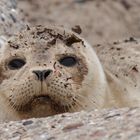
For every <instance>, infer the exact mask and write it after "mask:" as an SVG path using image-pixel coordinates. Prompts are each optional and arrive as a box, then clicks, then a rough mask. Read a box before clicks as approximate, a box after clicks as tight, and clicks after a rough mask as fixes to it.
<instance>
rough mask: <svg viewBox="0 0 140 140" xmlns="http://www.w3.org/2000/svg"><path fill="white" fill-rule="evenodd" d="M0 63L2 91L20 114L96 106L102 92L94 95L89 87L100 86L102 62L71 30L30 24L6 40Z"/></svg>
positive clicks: (58, 111)
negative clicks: (31, 25) (30, 25)
mask: <svg viewBox="0 0 140 140" xmlns="http://www.w3.org/2000/svg"><path fill="white" fill-rule="evenodd" d="M0 64H1V66H0V73H1V79H0V82H1V84H0V92H1V94H2V95H3V100H4V101H5V102H6V103H7V104H8V107H9V108H11V110H14V112H16V114H17V116H18V117H19V118H29V117H42V116H49V115H53V114H57V113H62V112H74V111H78V110H81V109H86V108H88V109H89V108H91V107H93V106H95V107H99V106H100V104H99V102H98V96H100V93H98V95H96V96H95V97H94V98H92V96H93V90H94V93H95V94H96V93H97V92H98V90H100V88H102V90H100V91H101V92H102V91H103V90H104V84H102V83H105V78H104V73H103V71H102V67H101V65H100V62H99V60H98V58H97V56H96V54H95V53H94V51H93V49H92V48H91V47H90V46H89V45H88V44H87V43H86V42H85V41H84V40H83V39H82V38H81V37H79V36H78V35H77V34H75V33H73V32H72V31H68V30H65V29H63V28H61V27H58V28H56V27H42V26H37V27H33V28H29V27H28V29H27V30H25V31H22V32H21V33H19V34H18V35H16V36H14V37H12V38H11V39H9V41H8V43H7V45H6V46H5V47H4V48H3V49H2V50H1V56H0ZM93 69H94V71H93ZM97 85H98V86H97ZM102 85H103V86H102ZM100 100H101V99H100ZM18 117H17V118H18Z"/></svg>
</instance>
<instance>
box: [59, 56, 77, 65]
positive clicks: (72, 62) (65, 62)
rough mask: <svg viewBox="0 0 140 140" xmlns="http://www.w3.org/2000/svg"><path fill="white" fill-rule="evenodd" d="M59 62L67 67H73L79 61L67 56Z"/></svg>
mask: <svg viewBox="0 0 140 140" xmlns="http://www.w3.org/2000/svg"><path fill="white" fill-rule="evenodd" d="M59 62H60V64H62V65H64V66H66V67H71V66H74V65H75V64H76V63H77V60H76V59H75V58H74V57H71V56H67V57H64V58H62V59H61V60H60V61H59Z"/></svg>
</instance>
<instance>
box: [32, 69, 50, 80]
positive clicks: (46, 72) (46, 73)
mask: <svg viewBox="0 0 140 140" xmlns="http://www.w3.org/2000/svg"><path fill="white" fill-rule="evenodd" d="M32 72H33V73H34V74H35V75H36V76H37V78H38V80H40V81H43V80H45V79H46V78H47V77H48V76H49V75H50V73H51V72H52V70H34V71H32Z"/></svg>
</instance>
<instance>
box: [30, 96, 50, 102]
mask: <svg viewBox="0 0 140 140" xmlns="http://www.w3.org/2000/svg"><path fill="white" fill-rule="evenodd" d="M34 100H38V101H42V102H44V101H45V102H50V101H51V98H50V97H49V96H48V95H39V96H35V97H34V98H33V99H32V101H34Z"/></svg>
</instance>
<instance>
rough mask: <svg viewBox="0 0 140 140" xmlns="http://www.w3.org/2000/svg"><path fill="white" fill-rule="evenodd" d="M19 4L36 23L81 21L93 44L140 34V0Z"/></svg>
mask: <svg viewBox="0 0 140 140" xmlns="http://www.w3.org/2000/svg"><path fill="white" fill-rule="evenodd" d="M18 6H19V7H20V9H21V11H23V13H24V15H25V19H26V20H28V21H29V22H30V23H31V24H32V25H40V24H41V25H42V24H43V25H47V24H51V25H63V26H65V27H68V28H72V27H75V26H76V25H80V27H81V29H82V33H81V36H83V37H84V38H85V39H86V40H88V41H89V42H90V44H92V45H94V44H98V43H103V42H112V41H116V40H120V39H121V40H122V39H124V38H125V39H126V38H129V37H131V36H133V37H140V0H18Z"/></svg>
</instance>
